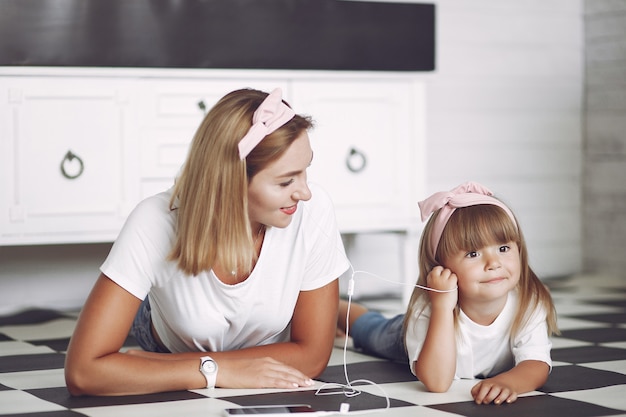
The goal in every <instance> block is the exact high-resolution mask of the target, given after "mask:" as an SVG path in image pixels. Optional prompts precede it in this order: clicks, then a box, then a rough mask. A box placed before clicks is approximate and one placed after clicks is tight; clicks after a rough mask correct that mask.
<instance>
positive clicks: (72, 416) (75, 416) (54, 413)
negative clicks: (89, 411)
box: [2, 410, 87, 417]
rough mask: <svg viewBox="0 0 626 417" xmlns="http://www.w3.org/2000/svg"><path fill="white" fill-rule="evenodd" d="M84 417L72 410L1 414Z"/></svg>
mask: <svg viewBox="0 0 626 417" xmlns="http://www.w3.org/2000/svg"><path fill="white" fill-rule="evenodd" d="M81 416H82V417H86V416H87V415H86V414H83V413H79V412H77V411H72V410H59V411H40V412H38V413H25V414H2V417H81Z"/></svg>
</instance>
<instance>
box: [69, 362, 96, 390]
mask: <svg viewBox="0 0 626 417" xmlns="http://www.w3.org/2000/svg"><path fill="white" fill-rule="evenodd" d="M90 376H91V377H90ZM93 382H94V381H93V373H92V372H90V371H89V369H87V367H85V366H80V365H77V364H73V363H71V362H69V361H68V362H66V363H65V386H66V387H67V390H68V391H69V393H70V394H71V395H72V396H82V395H97V392H95V391H94V387H93Z"/></svg>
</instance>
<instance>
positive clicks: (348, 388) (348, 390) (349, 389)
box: [303, 205, 458, 414]
mask: <svg viewBox="0 0 626 417" xmlns="http://www.w3.org/2000/svg"><path fill="white" fill-rule="evenodd" d="M303 206H304V209H305V210H307V211H308V207H307V206H306V205H303ZM318 226H319V223H318ZM319 229H320V230H321V231H322V233H323V234H324V235H325V236H326V237H327V238H328V239H330V236H328V234H327V233H326V231H325V230H324V229H323V228H321V227H319ZM337 251H339V252H341V254H345V251H344V250H340V248H337ZM348 264H349V265H350V270H352V274H351V275H350V280H349V281H348V291H347V295H348V308H347V311H346V332H345V333H346V336H345V340H344V344H343V373H344V377H345V379H346V383H345V384H339V383H334V382H333V383H325V384H322V385H321V386H320V387H319V388H318V389H317V391H315V395H336V394H343V395H345V396H346V397H348V398H351V397H356V396H357V395H360V394H361V391H360V390H358V389H356V388H355V387H354V386H353V385H352V384H354V383H357V382H360V383H366V384H370V385H373V386H375V387H376V388H378V389H379V390H380V391H381V392H382V393H383V395H384V396H385V402H386V406H385V408H384V410H387V409H389V408H390V407H391V403H390V400H389V396H388V395H387V393H386V392H385V390H384V389H382V387H380V385H378V384H376V383H375V382H373V381H370V380H367V379H357V380H355V381H350V378H349V377H348V361H347V351H348V339H349V335H350V306H351V305H352V295H353V294H354V285H355V284H354V276H355V275H356V274H366V275H369V276H372V277H374V278H377V279H380V280H382V281H385V282H389V283H392V284H396V285H408V286H414V287H417V288H421V289H423V290H426V291H432V292H437V293H448V292H454V291H456V290H458V286H456V287H454V288H452V289H449V290H438V289H435V288H430V287H425V286H422V285H419V284H410V283H406V282H398V281H392V280H389V279H386V278H383V277H381V276H379V275H376V274H373V273H371V272H367V271H355V270H354V267H353V266H352V263H351V262H350V261H349V260H348ZM329 387H337V388H341V389H342V390H341V391H332V392H323V390H324V389H326V388H329ZM376 411H380V409H370V410H362V411H358V412H354V411H352V412H349V413H350V414H367V413H373V412H376ZM338 413H340V414H346V413H348V411H340V412H338Z"/></svg>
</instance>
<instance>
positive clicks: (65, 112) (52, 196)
mask: <svg viewBox="0 0 626 417" xmlns="http://www.w3.org/2000/svg"><path fill="white" fill-rule="evenodd" d="M0 94H1V95H2V100H0V101H1V103H0V114H1V115H2V116H0V117H2V120H1V125H2V126H1V127H0V149H1V150H0V154H1V156H0V159H1V160H2V166H3V180H2V181H0V195H1V201H2V203H1V204H2V206H3V208H4V209H5V210H3V211H2V216H0V225H1V231H0V241H1V242H3V243H8V244H10V243H12V242H14V241H15V242H17V243H48V242H54V243H59V242H73V241H102V240H111V239H113V238H115V236H116V235H117V232H118V230H119V227H120V226H121V223H122V221H123V219H124V218H125V216H126V215H127V214H128V209H129V207H130V206H132V205H134V204H135V203H136V199H137V192H136V190H137V187H134V186H133V185H132V183H126V182H125V181H124V178H125V175H127V174H128V172H127V169H128V168H129V164H127V161H128V158H132V157H133V156H134V155H133V150H132V147H130V146H128V145H129V144H130V143H132V141H129V140H128V139H129V137H128V136H129V134H130V132H129V131H130V130H132V129H131V128H130V126H131V124H130V123H131V120H132V114H131V109H130V106H129V102H130V100H131V96H132V90H131V88H130V84H128V83H125V82H121V81H111V80H106V81H105V80H93V79H81V78H72V79H70V78H37V77H15V78H3V79H0Z"/></svg>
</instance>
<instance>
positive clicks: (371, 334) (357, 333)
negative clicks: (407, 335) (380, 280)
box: [349, 311, 409, 363]
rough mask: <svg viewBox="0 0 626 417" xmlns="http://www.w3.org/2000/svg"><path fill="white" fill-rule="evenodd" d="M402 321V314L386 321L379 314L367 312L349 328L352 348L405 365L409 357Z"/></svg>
mask: <svg viewBox="0 0 626 417" xmlns="http://www.w3.org/2000/svg"><path fill="white" fill-rule="evenodd" d="M403 321H404V314H398V315H397V316H395V317H393V318H391V319H388V318H386V317H385V316H383V315H382V314H380V313H377V312H374V311H368V312H367V313H365V314H363V315H362V316H361V317H359V318H358V319H356V320H355V321H354V323H353V324H352V327H350V330H349V332H350V336H351V337H352V341H353V342H354V347H355V348H357V349H360V350H361V351H363V353H367V354H368V355H374V356H378V357H381V358H385V359H389V360H392V361H396V362H403V363H406V362H407V361H408V360H409V357H408V355H407V353H406V349H405V347H404V337H403V335H402V322H403Z"/></svg>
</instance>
